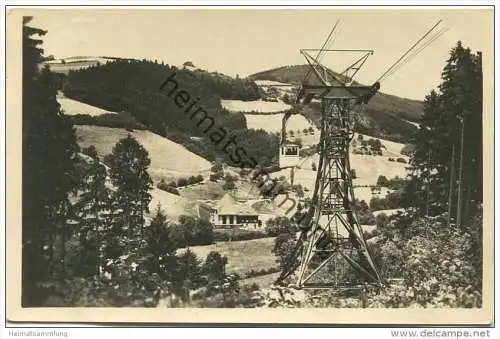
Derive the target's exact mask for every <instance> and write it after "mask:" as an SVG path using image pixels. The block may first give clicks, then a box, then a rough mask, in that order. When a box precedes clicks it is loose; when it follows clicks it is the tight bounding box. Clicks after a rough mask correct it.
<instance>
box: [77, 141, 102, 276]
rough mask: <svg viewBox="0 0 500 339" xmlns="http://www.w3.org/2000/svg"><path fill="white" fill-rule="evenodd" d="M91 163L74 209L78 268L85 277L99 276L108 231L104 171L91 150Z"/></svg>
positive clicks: (81, 184)
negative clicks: (78, 258)
mask: <svg viewBox="0 0 500 339" xmlns="http://www.w3.org/2000/svg"><path fill="white" fill-rule="evenodd" d="M87 153H89V154H91V157H92V162H91V164H90V166H89V167H88V169H87V172H86V173H85V176H84V177H83V179H82V182H81V183H80V190H81V194H80V198H79V201H78V203H77V204H76V206H75V208H76V209H77V211H78V217H79V228H78V232H79V242H80V246H81V249H80V267H79V270H80V272H82V273H83V274H84V276H93V275H99V274H100V271H101V270H100V268H101V267H102V265H103V262H102V250H103V248H102V243H103V239H104V238H103V235H104V233H105V232H106V231H107V230H108V226H109V225H108V219H109V218H108V217H107V213H108V214H109V208H110V191H109V189H108V188H107V187H106V174H107V173H106V168H105V167H104V165H102V164H101V163H100V162H99V159H98V158H97V153H96V152H95V149H94V150H92V149H91V150H87Z"/></svg>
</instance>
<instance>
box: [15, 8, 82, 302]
mask: <svg viewBox="0 0 500 339" xmlns="http://www.w3.org/2000/svg"><path fill="white" fill-rule="evenodd" d="M31 19H32V18H31V17H24V18H23V177H22V178H23V179H22V181H23V182H22V194H23V195H22V196H23V232H22V234H23V239H22V241H23V258H22V260H23V268H22V272H23V277H22V281H23V291H22V297H23V298H22V299H23V300H22V303H23V306H34V305H37V304H39V303H40V302H41V300H40V298H39V297H40V291H39V290H38V289H37V285H38V283H40V282H42V281H44V280H46V279H47V278H48V277H49V275H50V274H51V271H52V272H53V270H54V269H57V268H56V267H54V265H51V264H54V262H55V261H56V260H57V262H58V263H60V262H61V260H64V255H65V251H64V246H62V248H61V249H59V251H58V253H59V255H60V258H58V259H56V258H54V252H55V251H54V247H55V246H56V245H57V240H58V239H60V240H61V242H64V240H65V237H64V236H63V235H64V233H63V232H64V231H65V230H66V227H65V223H66V215H65V213H66V212H67V211H68V210H69V208H68V206H69V203H68V192H70V191H71V190H72V189H73V188H74V187H75V185H76V183H75V182H74V176H73V175H72V172H73V170H74V155H75V153H76V151H77V150H78V146H77V144H76V138H75V134H74V130H73V127H72V125H71V123H70V122H69V120H68V119H67V118H66V117H65V116H64V115H63V113H62V112H61V110H60V105H59V103H58V102H57V100H56V94H57V91H58V89H59V86H60V82H59V81H58V80H57V78H56V77H55V76H54V75H53V74H52V73H51V72H49V71H48V69H47V68H44V69H42V70H40V68H39V67H40V62H41V61H43V60H44V58H43V50H42V49H41V48H40V47H39V46H40V45H41V43H42V41H41V40H39V39H35V38H34V36H43V35H45V34H46V31H43V30H40V29H38V28H33V27H29V26H28V25H27V24H28V23H29V22H30V21H31ZM58 235H59V236H58ZM59 269H60V267H59ZM60 271H62V270H60Z"/></svg>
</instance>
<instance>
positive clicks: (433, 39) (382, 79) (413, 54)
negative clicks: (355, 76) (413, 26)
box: [379, 27, 450, 82]
mask: <svg viewBox="0 0 500 339" xmlns="http://www.w3.org/2000/svg"><path fill="white" fill-rule="evenodd" d="M449 30H450V28H449V27H448V28H442V29H440V30H439V31H437V32H436V33H435V34H434V35H433V36H431V37H430V38H429V39H428V40H427V41H426V42H425V43H424V44H422V45H421V46H419V47H418V48H417V49H416V50H414V51H413V52H412V53H411V54H410V55H408V56H407V57H406V58H405V59H404V60H403V61H402V62H401V63H399V64H398V65H397V66H396V67H394V68H393V69H392V70H391V71H390V72H389V73H387V74H386V75H385V76H384V77H383V78H381V79H380V80H379V82H382V81H384V80H387V79H388V78H389V77H390V76H392V75H393V74H394V73H395V72H397V71H398V70H399V69H400V68H401V67H403V66H404V65H406V64H407V63H408V62H410V61H411V60H412V59H413V58H415V57H416V56H417V55H419V54H420V53H421V52H422V51H423V50H424V49H425V48H427V47H428V46H429V45H430V44H432V43H433V42H434V41H436V40H437V39H439V38H440V37H441V36H442V35H443V34H444V33H446V32H447V31H449Z"/></svg>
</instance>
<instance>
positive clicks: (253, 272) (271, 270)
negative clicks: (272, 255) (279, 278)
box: [244, 267, 281, 278]
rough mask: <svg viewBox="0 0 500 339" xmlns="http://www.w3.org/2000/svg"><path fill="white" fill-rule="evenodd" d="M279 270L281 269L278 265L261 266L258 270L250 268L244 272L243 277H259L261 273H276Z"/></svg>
mask: <svg viewBox="0 0 500 339" xmlns="http://www.w3.org/2000/svg"><path fill="white" fill-rule="evenodd" d="M280 271H281V269H280V268H279V267H269V268H261V269H260V270H254V269H251V270H250V271H248V272H246V273H245V275H244V277H245V278H253V277H260V276H263V275H268V274H272V273H277V272H280Z"/></svg>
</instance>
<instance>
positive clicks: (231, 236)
mask: <svg viewBox="0 0 500 339" xmlns="http://www.w3.org/2000/svg"><path fill="white" fill-rule="evenodd" d="M267 237H269V235H268V234H267V233H265V232H262V231H255V230H246V229H239V228H236V229H230V230H229V229H215V230H214V241H215V242H222V241H243V240H253V239H261V238H267Z"/></svg>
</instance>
